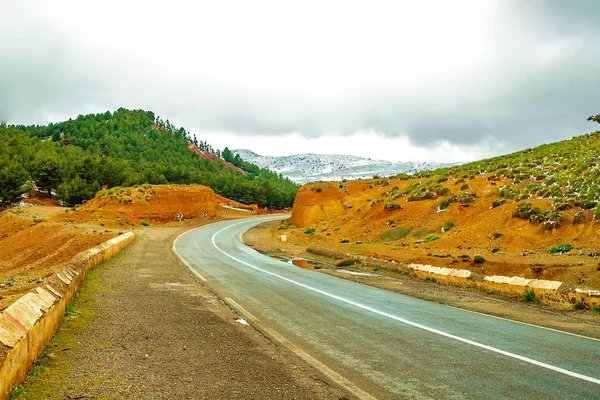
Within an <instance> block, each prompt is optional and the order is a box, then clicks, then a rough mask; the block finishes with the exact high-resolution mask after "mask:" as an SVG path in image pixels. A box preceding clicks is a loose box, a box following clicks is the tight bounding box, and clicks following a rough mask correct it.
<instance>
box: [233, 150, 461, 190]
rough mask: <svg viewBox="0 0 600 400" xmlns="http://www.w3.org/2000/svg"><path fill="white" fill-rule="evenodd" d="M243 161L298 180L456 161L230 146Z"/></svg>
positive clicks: (330, 178)
mask: <svg viewBox="0 0 600 400" xmlns="http://www.w3.org/2000/svg"><path fill="white" fill-rule="evenodd" d="M231 152H232V153H233V154H239V155H240V157H241V158H242V159H244V160H245V161H248V162H251V163H253V164H256V165H258V166H259V167H261V168H268V169H270V170H271V171H275V172H277V173H280V174H282V175H283V176H285V177H287V178H289V179H291V180H292V181H294V182H296V183H300V184H304V183H307V182H314V181H341V180H342V179H361V178H362V179H368V178H372V177H373V175H378V176H382V177H383V176H392V175H396V174H399V173H401V172H404V173H407V174H413V173H415V172H418V171H424V170H433V169H437V168H444V167H449V166H452V165H456V164H442V163H436V162H412V161H407V162H399V163H393V162H389V161H383V160H372V159H370V158H361V157H356V156H346V155H338V154H297V155H294V156H261V155H259V154H256V153H254V152H252V151H250V150H246V149H238V150H232V151H231Z"/></svg>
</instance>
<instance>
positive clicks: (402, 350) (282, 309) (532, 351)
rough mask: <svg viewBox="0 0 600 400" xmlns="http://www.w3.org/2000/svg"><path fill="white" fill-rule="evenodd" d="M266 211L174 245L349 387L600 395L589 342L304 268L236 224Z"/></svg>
mask: <svg viewBox="0 0 600 400" xmlns="http://www.w3.org/2000/svg"><path fill="white" fill-rule="evenodd" d="M275 218H277V217H264V218H252V219H245V220H235V221H222V222H217V223H214V224H211V225H207V226H205V227H201V228H197V229H194V230H191V231H188V232H186V233H185V234H184V235H182V236H181V237H180V238H178V239H177V241H176V242H175V244H174V248H175V250H176V252H177V253H178V254H179V255H180V256H181V257H183V258H184V259H185V260H186V261H187V262H188V263H189V264H190V265H191V267H192V268H193V269H194V270H195V271H197V273H199V274H200V275H201V277H202V278H203V279H205V280H206V281H207V283H208V284H209V286H211V288H213V289H214V290H215V292H216V293H217V294H218V295H219V296H221V297H222V298H224V299H229V301H230V302H231V303H232V304H234V305H235V306H236V307H238V308H240V310H242V314H244V313H246V315H248V316H249V317H251V318H249V319H250V321H251V322H252V323H253V324H256V325H258V326H259V328H264V329H265V330H266V331H267V332H272V333H273V334H274V335H275V336H278V337H282V338H285V341H286V342H287V343H288V344H290V345H291V347H292V348H293V349H295V351H296V352H299V353H302V354H305V355H306V357H308V358H314V359H315V360H317V364H321V365H324V366H325V368H326V369H330V370H332V371H335V373H337V374H339V376H341V377H343V378H342V384H343V382H344V379H345V380H347V381H346V382H347V383H348V382H351V384H352V385H355V389H357V390H355V391H354V392H355V393H356V394H357V395H358V396H359V397H368V395H371V396H373V397H376V398H432V399H442V398H443V399H462V398H469V399H472V398H491V399H499V398H502V399H507V398H515V399H523V398H527V399H537V398H540V399H548V398H557V399H565V398H573V399H599V398H600V341H598V340H596V339H590V338H585V337H582V336H577V335H573V334H568V333H564V332H559V331H555V330H551V329H546V328H540V327H536V326H532V325H528V324H523V323H517V322H512V321H508V320H505V319H500V318H495V317H489V316H485V315H481V314H477V313H473V312H469V311H464V310H460V309H456V308H452V307H448V306H444V305H440V304H436V303H431V302H428V301H424V300H419V299H415V298H412V297H408V296H404V295H401V294H397V293H391V292H387V291H385V290H381V289H378V288H373V287H369V286H365V285H361V284H358V283H354V282H350V281H346V280H342V279H338V278H335V277H332V276H328V275H325V274H320V273H318V272H315V271H309V270H304V269H301V268H297V267H295V266H292V265H290V264H287V263H284V262H280V261H277V260H274V259H272V258H270V257H266V256H263V255H261V254H259V253H258V252H256V251H254V250H252V249H251V248H249V247H247V246H246V245H244V244H243V243H242V241H241V235H242V233H243V232H244V231H246V230H247V229H249V228H250V227H252V226H254V225H257V224H260V223H263V222H266V221H269V220H273V219H275ZM334 375H335V374H334Z"/></svg>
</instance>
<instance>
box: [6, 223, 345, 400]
mask: <svg viewBox="0 0 600 400" xmlns="http://www.w3.org/2000/svg"><path fill="white" fill-rule="evenodd" d="M185 229H187V228H181V227H177V228H175V227H167V228H149V229H145V230H143V231H141V232H140V233H139V234H138V238H137V239H136V241H135V242H134V243H133V244H131V245H130V246H129V247H127V248H126V249H125V250H124V251H123V252H122V253H121V254H119V255H118V256H116V257H115V258H114V259H112V260H110V261H108V262H107V263H104V264H103V265H101V266H99V267H97V268H95V269H94V270H92V272H91V273H90V275H89V276H88V278H87V279H86V281H85V283H84V286H83V287H82V289H81V291H80V294H79V295H78V297H77V298H76V300H75V302H74V304H73V306H72V307H69V308H68V309H67V317H66V319H65V321H64V322H63V324H62V326H61V329H60V331H59V333H58V334H57V335H56V336H55V338H54V339H53V340H52V341H51V342H50V343H49V345H48V347H47V349H46V351H45V352H44V354H43V355H42V357H40V360H39V361H38V364H37V365H36V366H35V367H34V368H33V371H32V372H31V373H30V374H29V376H28V378H27V380H26V382H25V383H24V384H23V385H22V386H21V387H19V388H18V389H17V390H16V391H15V392H14V395H15V397H16V398H30V399H39V398H61V399H62V398H99V399H115V398H144V399H175V398H176V399H200V398H207V399H232V398H244V399H263V398H272V399H277V398H280V399H284V398H285V399H325V398H326V399H338V398H346V397H350V396H348V395H347V394H346V393H345V392H344V391H343V390H342V389H339V388H337V387H335V386H334V385H332V384H329V383H328V379H327V378H326V377H324V376H323V375H322V374H321V373H320V372H318V371H317V370H315V369H314V368H312V367H310V366H308V365H307V364H305V363H304V362H303V361H301V360H300V359H299V358H297V357H296V356H295V355H294V354H292V353H291V352H289V351H288V350H286V349H285V348H282V347H281V346H279V345H277V344H276V343H274V342H272V341H271V340H269V339H268V338H266V337H265V336H263V335H262V334H261V333H260V332H259V331H258V330H256V329H254V328H253V327H252V326H248V325H242V324H240V323H238V322H236V319H237V318H238V315H237V314H235V313H234V312H233V311H232V310H231V309H230V308H229V307H228V306H227V305H225V304H224V303H223V302H222V301H221V300H220V299H219V298H217V297H216V296H215V295H214V294H213V293H212V292H211V291H210V290H209V289H208V288H207V287H205V286H203V285H202V284H201V282H200V281H198V280H196V279H195V278H192V277H191V276H190V274H189V272H188V271H187V270H186V269H185V267H184V266H183V265H181V264H180V263H179V262H178V261H177V259H176V257H175V255H174V254H172V252H171V243H172V240H173V239H174V238H175V237H176V236H177V235H179V234H180V233H182V232H183V231H185Z"/></svg>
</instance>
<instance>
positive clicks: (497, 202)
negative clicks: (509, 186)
mask: <svg viewBox="0 0 600 400" xmlns="http://www.w3.org/2000/svg"><path fill="white" fill-rule="evenodd" d="M504 203H506V200H505V199H496V200H494V201H492V208H496V207H500V206H501V205H502V204H504Z"/></svg>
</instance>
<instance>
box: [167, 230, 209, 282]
mask: <svg viewBox="0 0 600 400" xmlns="http://www.w3.org/2000/svg"><path fill="white" fill-rule="evenodd" d="M180 236H181V235H180ZM177 239H179V237H177ZM177 239H175V240H174V241H173V246H172V247H171V251H172V252H173V253H174V254H175V255H176V256H177V258H178V259H179V261H180V262H181V263H182V264H183V265H185V266H186V267H187V269H188V271H190V272H191V273H192V274H194V275H196V276H197V277H198V278H200V280H201V281H202V282H207V281H208V280H207V279H206V278H205V277H203V276H202V274H200V272H198V271H196V269H195V268H193V267H192V266H191V265H190V263H188V262H187V261H185V260H184V259H183V257H181V256H180V255H179V253H177V249H176V248H175V242H176V241H177Z"/></svg>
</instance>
